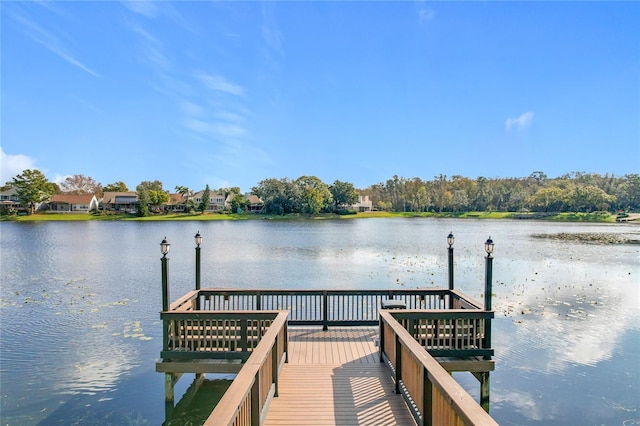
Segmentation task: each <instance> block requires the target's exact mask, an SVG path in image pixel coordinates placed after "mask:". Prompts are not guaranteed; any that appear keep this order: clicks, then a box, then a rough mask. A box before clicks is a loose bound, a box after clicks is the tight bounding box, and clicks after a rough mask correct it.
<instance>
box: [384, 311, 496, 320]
mask: <svg viewBox="0 0 640 426" xmlns="http://www.w3.org/2000/svg"><path fill="white" fill-rule="evenodd" d="M380 312H389V313H390V314H391V316H393V317H394V318H396V319H398V318H401V319H428V318H431V317H433V318H436V319H471V318H476V319H478V318H493V317H494V316H495V311H485V310H484V309H381V310H380Z"/></svg>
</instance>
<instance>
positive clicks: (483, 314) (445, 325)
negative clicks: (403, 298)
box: [390, 309, 494, 357]
mask: <svg viewBox="0 0 640 426" xmlns="http://www.w3.org/2000/svg"><path fill="white" fill-rule="evenodd" d="M390 312H391V315H392V316H393V317H394V318H395V319H396V320H397V321H398V322H399V323H400V325H402V327H403V328H404V329H405V330H407V331H408V332H409V334H410V335H411V336H412V337H413V338H414V339H415V340H416V341H417V342H418V343H420V345H421V346H422V347H424V348H425V349H426V350H427V351H428V352H429V354H431V356H449V357H468V356H483V357H491V356H493V349H492V348H491V340H490V334H488V333H486V331H487V327H490V323H491V319H492V318H493V316H494V313H493V311H479V310H471V309H449V310H446V311H442V310H436V311H424V310H401V311H390Z"/></svg>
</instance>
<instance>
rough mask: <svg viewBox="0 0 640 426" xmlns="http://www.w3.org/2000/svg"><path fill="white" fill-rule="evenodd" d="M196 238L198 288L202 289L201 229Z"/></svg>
mask: <svg viewBox="0 0 640 426" xmlns="http://www.w3.org/2000/svg"><path fill="white" fill-rule="evenodd" d="M194 238H195V239H196V290H200V244H202V235H200V231H198V233H197V234H196V235H195V237H194Z"/></svg>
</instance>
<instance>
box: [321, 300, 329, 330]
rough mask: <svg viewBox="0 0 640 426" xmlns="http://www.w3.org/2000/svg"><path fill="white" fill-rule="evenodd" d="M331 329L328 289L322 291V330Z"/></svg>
mask: <svg viewBox="0 0 640 426" xmlns="http://www.w3.org/2000/svg"><path fill="white" fill-rule="evenodd" d="M328 329H329V295H328V292H327V290H323V291H322V331H327V330H328Z"/></svg>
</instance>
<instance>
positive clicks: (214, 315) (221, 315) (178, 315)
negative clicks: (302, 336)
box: [160, 309, 289, 319]
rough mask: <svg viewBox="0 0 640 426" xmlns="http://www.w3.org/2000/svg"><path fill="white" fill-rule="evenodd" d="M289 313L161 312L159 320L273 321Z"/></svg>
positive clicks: (229, 311)
mask: <svg viewBox="0 0 640 426" xmlns="http://www.w3.org/2000/svg"><path fill="white" fill-rule="evenodd" d="M281 313H286V314H287V315H288V314H289V311H288V310H286V309H281V310H270V311H265V310H262V311H257V310H242V311H240V310H237V311H235V310H225V311H162V312H160V318H161V319H164V318H166V319H182V318H184V319H192V318H201V319H205V318H211V319H244V318H246V319H275V318H276V317H277V316H278V315H279V314H281Z"/></svg>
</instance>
